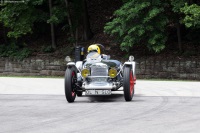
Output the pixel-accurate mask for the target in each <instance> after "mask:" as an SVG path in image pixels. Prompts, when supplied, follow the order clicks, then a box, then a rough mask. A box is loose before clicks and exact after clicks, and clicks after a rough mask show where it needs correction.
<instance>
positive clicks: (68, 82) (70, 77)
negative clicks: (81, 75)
mask: <svg viewBox="0 0 200 133" xmlns="http://www.w3.org/2000/svg"><path fill="white" fill-rule="evenodd" d="M75 88H76V71H75V70H74V69H73V68H67V70H66V72H65V97H66V99H67V101H68V102H69V103H72V102H74V100H75V98H76V93H75Z"/></svg>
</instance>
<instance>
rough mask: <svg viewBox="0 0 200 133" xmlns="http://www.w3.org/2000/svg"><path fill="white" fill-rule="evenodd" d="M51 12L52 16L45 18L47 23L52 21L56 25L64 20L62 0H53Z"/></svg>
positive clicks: (64, 12) (65, 14) (64, 11)
mask: <svg viewBox="0 0 200 133" xmlns="http://www.w3.org/2000/svg"><path fill="white" fill-rule="evenodd" d="M52 13H53V14H52V16H51V17H50V18H49V19H48V20H47V23H53V24H56V25H58V24H60V23H63V22H64V21H65V20H66V17H67V12H66V7H65V4H64V0H63V1H62V0H56V1H54V6H53V9H52Z"/></svg>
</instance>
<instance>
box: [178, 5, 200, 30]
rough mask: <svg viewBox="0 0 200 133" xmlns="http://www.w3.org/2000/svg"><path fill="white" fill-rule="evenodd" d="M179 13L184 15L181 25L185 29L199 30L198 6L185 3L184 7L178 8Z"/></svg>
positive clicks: (199, 11) (199, 15)
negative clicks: (184, 26) (183, 25)
mask: <svg viewBox="0 0 200 133" xmlns="http://www.w3.org/2000/svg"><path fill="white" fill-rule="evenodd" d="M180 11H181V12H182V13H184V14H185V17H184V19H183V23H184V24H185V25H186V27H188V28H190V27H192V28H200V6H198V5H197V4H192V5H188V4H187V3H186V4H185V6H184V7H182V8H180Z"/></svg>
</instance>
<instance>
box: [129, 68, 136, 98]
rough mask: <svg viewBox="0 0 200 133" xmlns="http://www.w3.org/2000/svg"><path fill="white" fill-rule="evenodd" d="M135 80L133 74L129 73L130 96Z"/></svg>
mask: <svg viewBox="0 0 200 133" xmlns="http://www.w3.org/2000/svg"><path fill="white" fill-rule="evenodd" d="M135 80H136V78H135V77H134V78H133V74H132V71H131V72H130V94H131V95H132V93H133V90H134V81H135Z"/></svg>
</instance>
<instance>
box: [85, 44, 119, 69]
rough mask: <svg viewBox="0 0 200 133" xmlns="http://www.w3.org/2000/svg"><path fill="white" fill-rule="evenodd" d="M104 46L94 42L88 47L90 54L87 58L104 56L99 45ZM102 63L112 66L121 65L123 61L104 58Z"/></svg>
mask: <svg viewBox="0 0 200 133" xmlns="http://www.w3.org/2000/svg"><path fill="white" fill-rule="evenodd" d="M98 45H100V46H102V47H103V45H101V44H92V45H90V46H89V47H88V51H87V52H88V55H87V58H91V59H94V58H96V59H97V58H102V56H103V54H102V55H101V50H100V48H99V46H98ZM101 62H102V63H105V64H107V65H109V66H111V67H115V66H116V67H119V66H120V64H121V62H119V61H118V60H102V61H101Z"/></svg>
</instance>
